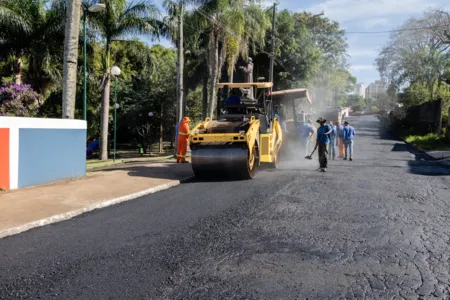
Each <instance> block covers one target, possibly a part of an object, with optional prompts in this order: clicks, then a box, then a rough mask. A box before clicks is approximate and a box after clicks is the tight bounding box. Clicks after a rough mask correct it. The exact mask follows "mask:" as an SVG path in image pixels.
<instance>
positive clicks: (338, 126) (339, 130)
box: [336, 123, 345, 158]
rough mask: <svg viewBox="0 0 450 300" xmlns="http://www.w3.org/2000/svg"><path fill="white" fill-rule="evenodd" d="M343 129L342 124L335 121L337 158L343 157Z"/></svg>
mask: <svg viewBox="0 0 450 300" xmlns="http://www.w3.org/2000/svg"><path fill="white" fill-rule="evenodd" d="M343 130H344V126H342V124H339V123H336V132H337V143H338V151H339V158H344V155H345V154H344V139H343V135H342V134H343Z"/></svg>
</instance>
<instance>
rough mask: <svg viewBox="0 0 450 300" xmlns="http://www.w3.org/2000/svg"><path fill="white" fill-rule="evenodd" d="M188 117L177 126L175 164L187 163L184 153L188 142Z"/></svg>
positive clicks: (189, 121)
mask: <svg viewBox="0 0 450 300" xmlns="http://www.w3.org/2000/svg"><path fill="white" fill-rule="evenodd" d="M190 123H191V120H190V119H189V117H184V118H183V121H181V122H180V124H178V147H177V163H187V161H186V153H187V146H188V141H189V133H190V130H189V124H190Z"/></svg>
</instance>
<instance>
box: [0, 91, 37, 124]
mask: <svg viewBox="0 0 450 300" xmlns="http://www.w3.org/2000/svg"><path fill="white" fill-rule="evenodd" d="M38 108H39V95H38V94H37V93H36V92H35V91H33V89H32V88H31V86H30V85H19V84H11V85H7V86H4V87H1V88H0V116H12V117H34V116H36V115H37V114H38Z"/></svg>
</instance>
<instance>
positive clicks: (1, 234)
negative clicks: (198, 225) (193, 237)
mask: <svg viewBox="0 0 450 300" xmlns="http://www.w3.org/2000/svg"><path fill="white" fill-rule="evenodd" d="M194 178H195V176H189V177H186V178H183V179H181V180H178V181H174V182H170V183H166V184H162V185H158V186H155V187H152V188H149V189H146V190H143V191H140V192H136V193H133V194H129V195H125V196H121V197H118V198H114V199H110V200H105V201H102V202H99V203H95V204H91V205H89V206H87V207H83V208H79V209H76V210H72V211H69V212H65V213H62V214H58V215H54V216H51V217H48V218H44V219H41V220H38V221H33V222H29V223H26V224H24V225H21V226H17V227H12V228H8V229H5V230H2V231H0V239H2V238H5V237H7V236H12V235H16V234H19V233H22V232H24V231H28V230H30V229H33V228H37V227H42V226H45V225H49V224H53V223H57V222H61V221H66V220H69V219H72V218H73V217H76V216H79V215H82V214H84V213H87V212H90V211H93V210H96V209H101V208H105V207H108V206H112V205H115V204H119V203H122V202H127V201H130V200H134V199H136V198H140V197H142V196H146V195H149V194H154V193H156V192H159V191H163V190H167V189H169V188H171V187H175V186H177V185H180V184H182V183H186V182H189V181H191V180H192V179H194Z"/></svg>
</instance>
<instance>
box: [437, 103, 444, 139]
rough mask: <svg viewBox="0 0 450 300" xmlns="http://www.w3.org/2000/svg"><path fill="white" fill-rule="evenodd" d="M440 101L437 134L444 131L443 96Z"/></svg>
mask: <svg viewBox="0 0 450 300" xmlns="http://www.w3.org/2000/svg"><path fill="white" fill-rule="evenodd" d="M438 101H439V108H438V111H437V114H436V134H441V133H442V111H443V107H442V106H443V102H444V101H443V100H442V98H439V99H438Z"/></svg>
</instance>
